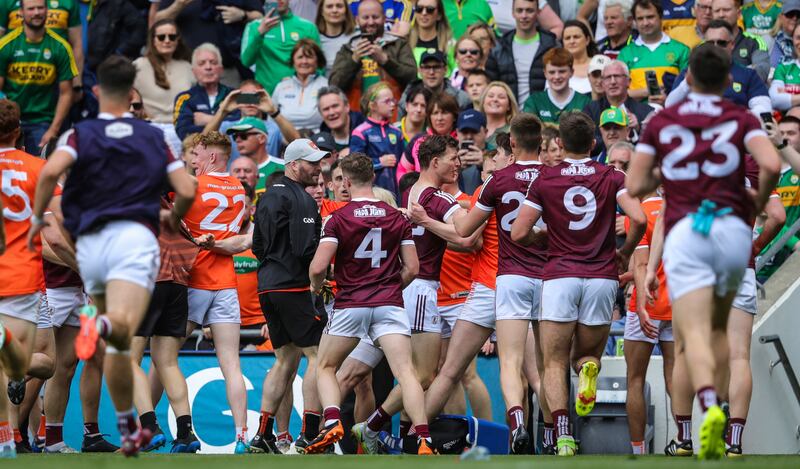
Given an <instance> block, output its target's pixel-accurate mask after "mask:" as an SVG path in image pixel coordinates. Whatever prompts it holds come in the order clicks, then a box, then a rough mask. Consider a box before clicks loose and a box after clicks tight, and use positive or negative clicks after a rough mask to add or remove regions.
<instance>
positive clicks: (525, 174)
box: [514, 169, 539, 182]
mask: <svg viewBox="0 0 800 469" xmlns="http://www.w3.org/2000/svg"><path fill="white" fill-rule="evenodd" d="M537 177H539V171H534V170H529V169H526V170H522V171H517V172H516V173H514V179H516V180H517V181H525V182H533V181H534V180H535V179H536V178H537Z"/></svg>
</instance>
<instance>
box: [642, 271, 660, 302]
mask: <svg viewBox="0 0 800 469" xmlns="http://www.w3.org/2000/svg"><path fill="white" fill-rule="evenodd" d="M644 284H645V286H646V287H647V302H648V303H649V304H653V303H655V302H656V300H657V299H658V275H657V274H656V272H655V271H654V270H650V269H647V275H646V276H645V279H644Z"/></svg>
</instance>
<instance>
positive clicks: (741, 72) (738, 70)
mask: <svg viewBox="0 0 800 469" xmlns="http://www.w3.org/2000/svg"><path fill="white" fill-rule="evenodd" d="M731 75H733V82H732V83H731V84H730V86H728V89H726V90H725V94H724V95H723V97H724V98H726V99H729V100H731V101H733V102H734V103H736V104H738V105H740V106H744V107H750V100H751V99H753V98H755V97H758V96H764V97H766V98H767V99H769V90H767V85H765V84H764V82H763V81H761V78H759V76H758V73H757V72H756V71H755V70H753V69H752V68H747V67H743V66H741V65H739V64H737V63H735V62H734V63H733V66H732V67H731ZM685 78H686V70H683V71H682V72H681V73H680V75H678V78H676V79H675V82H674V83H673V84H672V89H673V90H674V89H675V88H677V87H678V85H680V84H681V82H683V80H684V79H685Z"/></svg>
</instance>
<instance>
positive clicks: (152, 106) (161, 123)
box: [133, 20, 194, 155]
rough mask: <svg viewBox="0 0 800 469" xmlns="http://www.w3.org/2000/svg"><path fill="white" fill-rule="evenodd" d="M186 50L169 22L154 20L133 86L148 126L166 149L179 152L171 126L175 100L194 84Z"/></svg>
mask: <svg viewBox="0 0 800 469" xmlns="http://www.w3.org/2000/svg"><path fill="white" fill-rule="evenodd" d="M189 59H190V55H189V50H188V49H187V48H186V46H185V45H184V44H183V41H182V40H181V37H180V34H179V31H178V26H177V25H176V24H175V21H173V20H160V21H156V22H155V23H154V24H153V26H152V27H151V28H150V32H149V33H148V35H147V49H146V51H145V55H144V57H139V58H138V59H136V60H134V61H133V64H134V65H135V66H136V71H137V73H136V81H135V82H134V87H135V88H136V89H137V90H139V92H140V93H141V94H142V99H143V101H144V109H145V112H147V115H148V116H149V117H150V119H151V123H152V124H153V125H155V126H156V127H158V128H160V129H161V130H162V131H163V132H164V136H165V137H166V139H167V143H169V145H170V149H172V151H173V152H174V153H175V154H176V155H177V154H178V153H180V148H181V139H180V138H179V137H178V134H177V133H176V132H175V126H174V124H173V115H174V103H175V98H176V97H177V96H178V93H180V92H181V91H183V90H187V89H189V88H191V87H192V85H193V84H194V76H193V75H192V64H190V63H189V62H188V60H189Z"/></svg>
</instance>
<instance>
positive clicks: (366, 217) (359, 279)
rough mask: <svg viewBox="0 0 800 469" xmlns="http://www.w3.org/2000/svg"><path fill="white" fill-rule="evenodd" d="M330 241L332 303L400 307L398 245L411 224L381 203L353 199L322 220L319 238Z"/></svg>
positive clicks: (404, 240)
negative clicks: (332, 250)
mask: <svg viewBox="0 0 800 469" xmlns="http://www.w3.org/2000/svg"><path fill="white" fill-rule="evenodd" d="M328 241H332V242H336V243H337V249H336V266H335V267H334V278H335V279H336V285H337V286H338V292H337V293H336V308H337V309H341V308H355V307H377V306H403V294H402V289H403V285H402V279H401V277H400V271H401V270H402V262H401V260H400V247H401V245H403V244H413V243H414V241H413V240H412V238H411V225H410V224H409V223H408V221H406V219H405V217H404V216H403V214H402V213H401V212H400V211H399V210H397V209H395V208H393V207H392V206H390V205H389V204H387V203H385V202H381V201H378V200H371V199H357V200H353V201H351V202H350V203H348V204H347V205H345V206H344V207H342V208H340V209H339V210H337V211H335V212H333V214H331V216H330V217H329V218H328V219H327V220H326V221H325V224H324V226H323V228H322V239H321V240H320V242H328Z"/></svg>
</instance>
